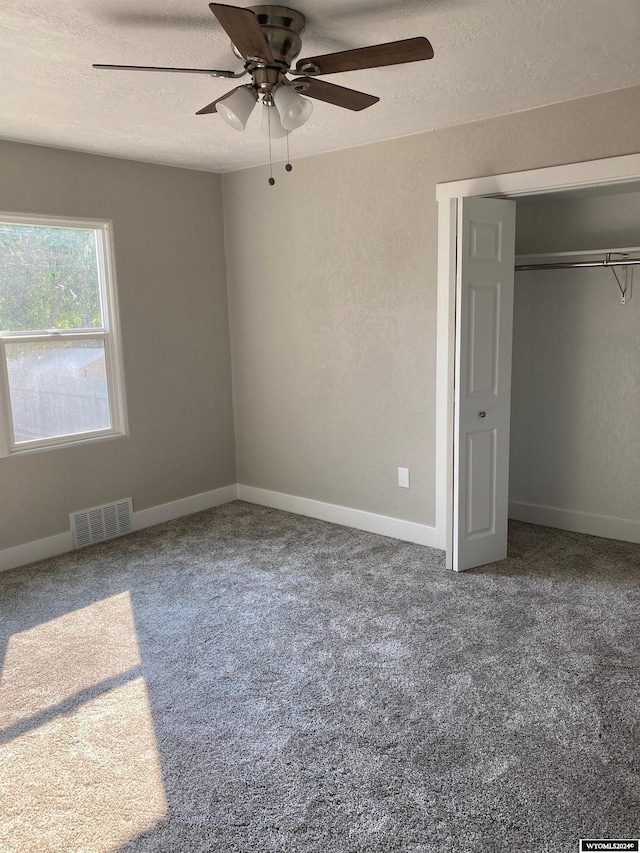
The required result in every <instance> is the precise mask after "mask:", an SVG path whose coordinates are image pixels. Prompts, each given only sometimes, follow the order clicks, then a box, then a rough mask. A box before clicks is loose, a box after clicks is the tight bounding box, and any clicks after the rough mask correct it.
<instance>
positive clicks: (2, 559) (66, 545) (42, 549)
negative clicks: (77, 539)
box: [0, 530, 73, 572]
mask: <svg viewBox="0 0 640 853" xmlns="http://www.w3.org/2000/svg"><path fill="white" fill-rule="evenodd" d="M72 550H73V536H72V535H71V531H70V530H69V531H68V532H67V533H57V534H56V535H55V536H47V537H46V538H45V539H37V540H36V541H35V542H25V544H24V545H15V546H14V547H13V548H5V549H4V550H2V551H0V572H6V571H8V570H9V569H17V568H18V567H19V566H26V565H28V564H29V563H35V562H36V561H37V560H46V559H47V557H57V556H58V554H64V553H66V552H67V551H72Z"/></svg>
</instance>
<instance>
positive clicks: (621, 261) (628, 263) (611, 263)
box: [516, 258, 640, 270]
mask: <svg viewBox="0 0 640 853" xmlns="http://www.w3.org/2000/svg"><path fill="white" fill-rule="evenodd" d="M638 264H640V258H616V259H615V260H607V261H566V262H564V263H556V264H516V270H570V269H574V268H576V267H634V266H637V265H638Z"/></svg>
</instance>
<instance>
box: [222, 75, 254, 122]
mask: <svg viewBox="0 0 640 853" xmlns="http://www.w3.org/2000/svg"><path fill="white" fill-rule="evenodd" d="M257 100H258V94H257V92H254V91H253V89H249V88H247V86H240V87H239V88H238V89H234V90H233V92H231V94H230V95H229V97H228V98H225V99H224V100H223V101H219V102H218V103H217V104H216V112H217V113H219V114H220V115H221V116H222V118H223V119H224V120H225V121H226V123H227V124H228V125H231V127H232V128H233V129H234V130H244V128H245V125H246V123H247V119H248V118H249V116H250V115H251V111H252V110H253V108H254V107H255V105H256V101H257Z"/></svg>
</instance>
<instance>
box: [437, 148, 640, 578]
mask: <svg viewBox="0 0 640 853" xmlns="http://www.w3.org/2000/svg"><path fill="white" fill-rule="evenodd" d="M637 181H640V154H628V155H626V156H623V157H612V158H609V159H606V160H591V161H588V162H585V163H570V164H567V165H564V166H551V167H549V168H545V169H532V170H529V171H525V172H511V173H509V174H504V175H491V176H489V177H482V178H471V179H468V180H464V181H453V182H448V183H442V184H438V185H437V186H436V199H437V202H438V295H437V344H436V346H437V373H436V538H437V541H438V542H439V543H440V547H442V548H444V549H445V550H446V555H447V567H448V568H453V469H454V453H455V446H454V417H455V412H454V405H453V396H454V394H453V391H454V386H453V383H454V375H455V351H456V350H455V344H456V341H455V312H456V244H457V238H458V235H457V220H458V206H459V205H460V204H461V200H462V199H463V198H466V197H469V196H485V197H497V198H513V199H517V198H522V197H524V196H532V195H545V194H546V193H550V192H558V191H569V190H576V189H582V188H589V187H598V186H602V187H605V186H615V185H624V184H627V183H631V182H637Z"/></svg>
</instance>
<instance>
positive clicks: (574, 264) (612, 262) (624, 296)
mask: <svg viewBox="0 0 640 853" xmlns="http://www.w3.org/2000/svg"><path fill="white" fill-rule="evenodd" d="M629 252H633V253H634V254H637V253H640V249H616V250H615V251H601V252H594V251H585V252H557V253H549V254H547V255H542V256H539V257H546V258H552V257H555V258H565V259H566V258H568V257H576V256H582V257H584V256H585V255H589V256H593V255H604V259H601V260H598V259H595V260H594V259H591V260H572V261H570V260H564V261H561V260H553V261H545V262H544V263H542V262H539V261H536V262H535V263H516V265H515V268H516V271H517V272H520V271H524V270H570V269H580V268H583V267H605V268H606V267H609V268H610V269H611V272H612V273H613V275H614V276H615V279H616V282H617V284H618V287H619V288H620V294H621V302H622V304H623V305H626V304H627V302H629V301H630V300H631V284H632V281H633V269H631V271H629V267H635V266H638V265H640V256H638V257H630V256H629V254H628V253H629ZM528 257H529V258H533V257H535V256H531V255H529V256H528ZM616 267H622V269H621V270H620V273H618V271H617V269H616Z"/></svg>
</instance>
